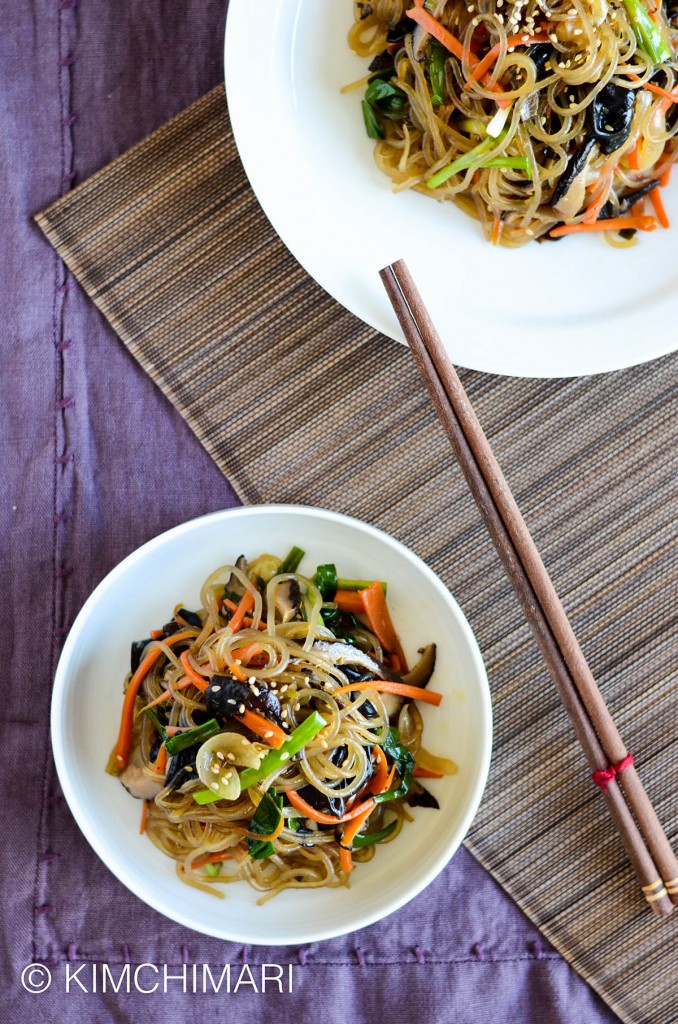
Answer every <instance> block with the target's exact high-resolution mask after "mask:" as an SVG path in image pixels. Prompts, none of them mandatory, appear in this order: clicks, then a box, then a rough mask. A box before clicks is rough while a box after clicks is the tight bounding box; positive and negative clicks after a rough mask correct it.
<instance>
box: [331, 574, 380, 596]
mask: <svg viewBox="0 0 678 1024" xmlns="http://www.w3.org/2000/svg"><path fill="white" fill-rule="evenodd" d="M373 583H374V580H345V579H344V578H343V577H339V579H338V580H337V590H367V588H368V587H370V586H372V584H373ZM381 589H382V590H383V591H384V593H386V591H387V590H388V584H387V583H382V585H381Z"/></svg>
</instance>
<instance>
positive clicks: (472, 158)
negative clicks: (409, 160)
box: [426, 132, 506, 188]
mask: <svg viewBox="0 0 678 1024" xmlns="http://www.w3.org/2000/svg"><path fill="white" fill-rule="evenodd" d="M505 136H506V132H503V133H502V134H501V135H499V136H498V137H497V138H496V139H493V138H492V137H491V136H489V135H488V137H487V138H486V139H483V141H482V142H479V143H478V145H477V146H474V147H473V149H469V151H468V153H464V154H463V155H462V156H458V157H457V159H456V160H453V161H452V163H451V164H448V165H447V167H443V168H441V169H440V170H439V171H437V172H436V173H435V174H433V175H432V176H431V177H430V178H429V179H428V180H427V182H426V185H427V188H438V186H439V185H443V184H444V183H445V182H446V181H447V179H448V178H451V177H452V175H453V174H457V172H458V171H465V170H466V168H467V167H470V166H471V164H474V163H475V162H476V160H478V159H479V158H480V157H482V156H483V155H484V154H485V153H487V152H489V150H491V149H494V148H495V147H496V146H500V145H501V142H502V139H503V138H504V137H505Z"/></svg>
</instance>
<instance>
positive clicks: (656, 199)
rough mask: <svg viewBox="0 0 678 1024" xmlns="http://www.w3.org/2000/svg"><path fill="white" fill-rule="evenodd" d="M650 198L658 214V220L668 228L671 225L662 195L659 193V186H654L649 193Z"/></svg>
mask: <svg viewBox="0 0 678 1024" xmlns="http://www.w3.org/2000/svg"><path fill="white" fill-rule="evenodd" d="M648 198H649V200H650V202H651V203H652V205H653V207H654V212H655V213H656V214H657V220H658V221H659V223H660V224H661V226H662V227H663V228H668V227H669V226H670V225H669V218H668V217H667V216H666V210H665V209H664V204H663V202H662V197H661V196H660V194H659V188H653V189H652V191H651V192H649V193H648Z"/></svg>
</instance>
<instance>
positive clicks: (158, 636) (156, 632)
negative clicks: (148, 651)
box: [148, 629, 165, 640]
mask: <svg viewBox="0 0 678 1024" xmlns="http://www.w3.org/2000/svg"><path fill="white" fill-rule="evenodd" d="M148 635H149V636H150V638H151V640H162V638H163V636H164V635H165V633H164V630H162V629H152V630H151V632H150V633H149V634H148Z"/></svg>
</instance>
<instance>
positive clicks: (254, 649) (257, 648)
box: [236, 642, 263, 665]
mask: <svg viewBox="0 0 678 1024" xmlns="http://www.w3.org/2000/svg"><path fill="white" fill-rule="evenodd" d="M262 651H263V647H262V646H261V644H258V643H256V642H255V643H253V644H247V646H246V647H238V649H237V651H236V654H237V655H238V661H239V662H240V664H241V665H249V663H250V661H251V660H252V658H254V657H256V655H257V654H261V652H262Z"/></svg>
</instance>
